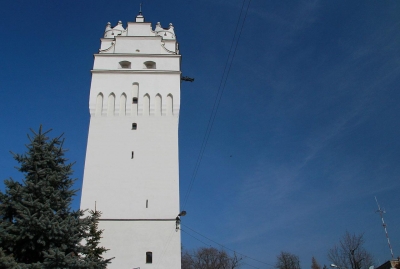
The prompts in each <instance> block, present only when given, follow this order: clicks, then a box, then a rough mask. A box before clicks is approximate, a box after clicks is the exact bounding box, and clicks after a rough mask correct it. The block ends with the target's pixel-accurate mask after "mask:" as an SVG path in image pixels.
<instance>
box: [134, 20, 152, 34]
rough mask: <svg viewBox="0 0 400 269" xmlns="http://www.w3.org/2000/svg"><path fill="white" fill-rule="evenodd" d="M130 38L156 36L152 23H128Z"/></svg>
mask: <svg viewBox="0 0 400 269" xmlns="http://www.w3.org/2000/svg"><path fill="white" fill-rule="evenodd" d="M127 30H128V36H155V33H154V32H153V30H152V27H151V23H150V22H145V23H143V22H140V23H136V22H128V27H127Z"/></svg>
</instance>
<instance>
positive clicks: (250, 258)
mask: <svg viewBox="0 0 400 269" xmlns="http://www.w3.org/2000/svg"><path fill="white" fill-rule="evenodd" d="M181 225H182V226H185V228H187V229H189V230H191V231H192V232H194V233H196V234H198V235H200V236H201V237H204V238H206V239H207V240H209V241H211V242H213V243H214V244H217V245H218V246H220V247H221V248H223V249H227V250H229V251H232V252H235V253H238V254H239V255H241V256H243V257H245V258H248V259H249V260H253V261H256V262H259V263H262V264H265V265H268V266H272V267H274V265H272V264H270V263H266V262H263V261H260V260H257V259H255V258H252V257H250V256H248V255H246V254H243V253H240V252H238V251H236V250H233V249H231V248H229V247H226V246H224V245H222V244H221V243H218V242H217V241H215V240H212V239H211V238H209V237H207V236H205V235H203V234H201V233H199V232H197V231H195V230H193V229H192V228H190V227H188V226H187V225H184V224H182V223H181ZM181 230H182V229H181ZM185 233H186V234H188V233H187V232H185ZM191 236H192V235H191ZM192 237H193V238H195V237H194V236H192ZM195 239H197V238H195ZM199 241H200V240H199ZM200 242H202V241H200ZM206 245H207V244H206Z"/></svg>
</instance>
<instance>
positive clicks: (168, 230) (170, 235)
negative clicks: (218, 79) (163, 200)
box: [99, 221, 181, 269]
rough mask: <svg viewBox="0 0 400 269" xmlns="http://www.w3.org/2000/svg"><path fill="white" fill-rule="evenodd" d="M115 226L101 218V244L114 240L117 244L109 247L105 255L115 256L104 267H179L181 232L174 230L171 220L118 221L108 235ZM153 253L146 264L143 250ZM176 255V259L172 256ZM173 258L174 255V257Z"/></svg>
mask: <svg viewBox="0 0 400 269" xmlns="http://www.w3.org/2000/svg"><path fill="white" fill-rule="evenodd" d="M114 226H115V223H114V222H112V221H101V222H100V224H99V228H100V229H104V234H103V235H104V239H103V240H102V243H104V246H105V247H109V246H110V245H113V244H115V242H118V243H119V244H116V245H118V247H114V248H113V249H110V250H109V251H108V252H107V254H106V257H107V258H111V257H115V259H113V260H112V264H111V266H109V267H108V268H118V269H132V268H137V267H140V269H146V268H149V269H150V268H151V269H166V268H169V269H180V268H181V261H180V252H181V243H180V242H181V235H180V231H176V230H175V222H174V221H163V222H154V221H153V222H142V221H131V222H128V221H124V222H119V223H118V226H119V230H118V231H117V232H113V233H112V234H109V231H111V230H112V229H113V228H114ZM124 242H128V243H130V248H129V251H127V249H126V248H125V247H124V244H121V243H124ZM147 251H151V252H152V253H153V263H152V264H146V252H147ZM177 254H179V256H178V259H177V258H176V255H177ZM174 257H175V258H174Z"/></svg>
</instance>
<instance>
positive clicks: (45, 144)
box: [0, 127, 109, 269]
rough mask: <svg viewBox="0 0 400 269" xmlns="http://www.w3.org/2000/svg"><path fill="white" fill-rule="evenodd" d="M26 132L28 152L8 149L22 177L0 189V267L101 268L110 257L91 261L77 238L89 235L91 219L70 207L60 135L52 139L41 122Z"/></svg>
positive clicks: (69, 180) (67, 168)
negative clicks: (35, 127) (31, 135)
mask: <svg viewBox="0 0 400 269" xmlns="http://www.w3.org/2000/svg"><path fill="white" fill-rule="evenodd" d="M31 131H32V133H33V137H30V136H29V135H28V138H29V140H30V144H28V145H27V146H26V147H27V152H26V153H25V154H21V155H20V154H13V155H14V159H15V160H16V161H17V162H18V163H19V167H18V168H17V169H18V170H19V171H20V172H22V173H23V174H24V180H23V181H22V183H20V182H17V181H14V180H13V179H9V180H5V181H4V183H5V187H6V191H5V193H1V192H0V246H1V247H2V252H0V266H3V265H5V266H6V267H4V268H30V269H33V268H54V269H56V268H103V264H104V263H108V262H109V260H107V261H104V260H103V259H102V258H101V257H97V258H96V260H93V259H92V258H91V257H89V256H87V255H85V254H86V253H88V252H89V251H88V249H89V247H88V246H85V245H82V243H81V242H83V239H85V238H87V237H88V236H89V232H88V231H89V228H90V224H91V220H92V218H90V217H85V218H84V217H83V211H81V210H76V211H73V210H71V202H72V198H73V196H74V195H75V193H76V190H73V189H72V185H73V183H74V181H75V179H72V178H71V174H72V165H73V164H71V163H69V164H68V163H67V159H65V157H64V153H65V150H64V149H63V148H62V146H63V139H62V136H60V137H56V138H52V139H51V138H49V137H47V134H48V132H49V131H47V132H42V127H40V128H39V132H38V133H35V132H34V131H33V130H31ZM14 262H15V264H14ZM7 264H8V265H7Z"/></svg>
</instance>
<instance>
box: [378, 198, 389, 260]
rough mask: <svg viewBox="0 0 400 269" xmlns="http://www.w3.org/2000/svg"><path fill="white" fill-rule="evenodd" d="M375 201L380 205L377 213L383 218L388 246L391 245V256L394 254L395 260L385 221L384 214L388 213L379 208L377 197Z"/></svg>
mask: <svg viewBox="0 0 400 269" xmlns="http://www.w3.org/2000/svg"><path fill="white" fill-rule="evenodd" d="M375 201H376V204H377V205H378V210H377V211H376V213H379V215H380V216H381V219H382V226H383V229H384V230H385V234H386V239H387V241H388V245H389V249H390V254H392V259H394V255H393V249H392V246H391V245H390V240H389V234H388V231H387V229H386V223H385V221H384V220H383V214H384V213H386V212H385V210H384V209H381V207H380V206H379V203H378V199H376V196H375Z"/></svg>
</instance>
